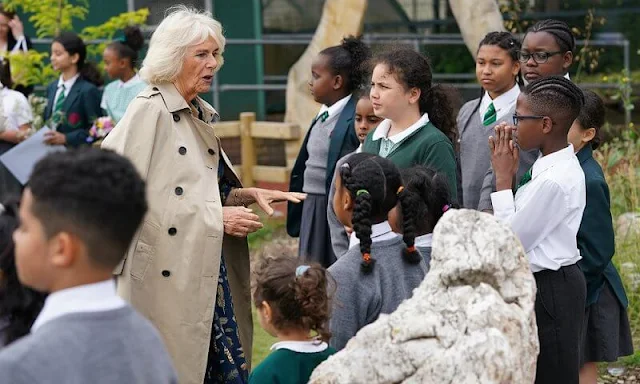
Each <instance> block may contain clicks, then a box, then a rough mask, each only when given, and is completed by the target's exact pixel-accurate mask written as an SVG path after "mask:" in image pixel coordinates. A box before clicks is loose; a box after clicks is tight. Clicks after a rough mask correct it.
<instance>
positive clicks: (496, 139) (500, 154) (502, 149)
mask: <svg viewBox="0 0 640 384" xmlns="http://www.w3.org/2000/svg"><path fill="white" fill-rule="evenodd" d="M514 130H515V127H513V126H509V125H507V124H506V123H500V124H498V125H496V127H495V131H496V135H495V136H491V137H489V149H490V151H491V165H492V166H493V172H494V173H495V175H496V190H497V191H502V190H504V189H511V187H512V185H513V178H514V177H515V175H516V172H517V171H518V164H519V161H520V154H519V152H518V147H517V146H516V145H515V143H514V140H513V131H514Z"/></svg>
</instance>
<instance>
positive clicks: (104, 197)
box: [13, 148, 147, 292]
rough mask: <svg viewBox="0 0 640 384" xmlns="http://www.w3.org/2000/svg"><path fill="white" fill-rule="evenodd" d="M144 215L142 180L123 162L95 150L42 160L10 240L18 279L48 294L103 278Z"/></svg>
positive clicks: (119, 255) (80, 151)
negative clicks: (13, 250) (13, 246)
mask: <svg viewBox="0 0 640 384" xmlns="http://www.w3.org/2000/svg"><path fill="white" fill-rule="evenodd" d="M146 211H147V203H146V199H145V184H144V181H143V180H142V178H141V177H140V175H139V174H138V172H137V171H136V169H135V168H134V167H133V165H132V164H131V162H130V161H129V160H127V159H126V158H124V157H122V156H120V155H118V154H116V153H114V152H110V151H104V150H100V149H96V148H87V149H78V150H70V151H67V152H61V153H54V154H51V155H48V156H46V157H45V158H43V159H42V160H40V161H39V162H38V163H37V164H36V166H35V168H34V170H33V173H32V175H31V178H30V179H29V184H28V186H27V188H26V189H25V191H24V194H23V200H22V205H21V206H20V226H19V227H18V229H17V230H16V232H15V234H14V237H13V238H14V241H15V243H16V264H17V266H18V275H19V277H20V281H21V282H22V283H23V284H25V285H27V286H30V287H32V288H34V289H37V290H39V291H42V292H51V291H56V290H59V289H62V288H66V287H70V286H76V285H82V284H88V283H93V282H97V281H102V280H106V279H109V278H110V277H111V273H112V270H113V268H114V267H115V266H116V265H117V264H118V263H119V262H120V261H121V260H122V258H123V256H124V254H125V252H126V250H127V248H128V246H129V243H130V242H131V240H132V238H133V235H134V233H135V232H136V230H137V228H138V226H139V225H140V223H141V221H142V218H143V217H144V215H145V213H146ZM61 287H62V288H61Z"/></svg>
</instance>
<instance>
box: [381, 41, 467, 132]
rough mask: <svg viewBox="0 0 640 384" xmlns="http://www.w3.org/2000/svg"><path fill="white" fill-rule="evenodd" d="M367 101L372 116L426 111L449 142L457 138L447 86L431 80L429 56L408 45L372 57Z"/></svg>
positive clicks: (453, 102) (397, 117)
mask: <svg viewBox="0 0 640 384" xmlns="http://www.w3.org/2000/svg"><path fill="white" fill-rule="evenodd" d="M372 67H373V73H372V75H371V94H370V96H371V103H372V104H373V110H374V111H375V113H376V116H379V117H382V118H385V119H390V120H391V121H401V120H402V119H403V118H404V117H405V116H406V115H407V114H412V113H415V112H418V113H419V114H424V113H427V114H428V115H429V120H430V121H431V122H432V123H433V125H435V126H436V128H438V129H439V130H441V131H442V132H443V133H444V134H445V135H446V136H447V137H449V139H450V140H451V141H452V143H456V142H457V131H458V129H457V123H456V115H455V113H454V108H455V105H456V103H457V101H458V100H457V98H456V97H455V92H454V91H453V89H451V88H445V87H443V86H441V85H433V84H432V78H433V76H432V73H431V65H430V64H429V60H428V59H427V58H426V57H425V56H423V55H421V54H420V53H418V52H416V51H415V50H413V49H411V48H396V49H391V50H388V51H385V52H383V53H381V54H379V55H377V56H376V57H375V58H374V59H373V61H372Z"/></svg>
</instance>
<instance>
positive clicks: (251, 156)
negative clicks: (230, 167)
mask: <svg viewBox="0 0 640 384" xmlns="http://www.w3.org/2000/svg"><path fill="white" fill-rule="evenodd" d="M255 121H256V114H255V113H254V112H242V113H241V114H240V155H241V157H242V167H241V168H242V185H243V186H244V187H253V185H254V182H253V167H254V166H255V165H256V151H255V148H254V146H253V137H252V136H251V126H252V125H253V123H254V122H255Z"/></svg>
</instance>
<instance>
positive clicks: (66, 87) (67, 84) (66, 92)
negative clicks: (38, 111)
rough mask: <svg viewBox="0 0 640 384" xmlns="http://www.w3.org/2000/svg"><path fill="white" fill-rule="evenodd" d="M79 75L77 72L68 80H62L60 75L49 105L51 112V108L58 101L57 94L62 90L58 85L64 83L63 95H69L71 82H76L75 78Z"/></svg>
mask: <svg viewBox="0 0 640 384" xmlns="http://www.w3.org/2000/svg"><path fill="white" fill-rule="evenodd" d="M79 77H80V74H79V73H78V74H77V75H75V76H73V77H72V78H70V79H69V80H67V81H64V80H62V76H60V78H59V79H58V89H57V90H56V94H55V96H54V98H53V106H52V107H51V113H53V109H54V108H55V107H56V101H58V96H59V95H60V91H61V90H62V88H61V87H60V86H61V85H63V84H64V97H65V98H66V97H67V96H69V91H70V90H71V87H73V84H75V83H76V80H78V78H79Z"/></svg>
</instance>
